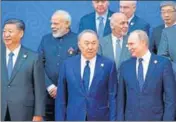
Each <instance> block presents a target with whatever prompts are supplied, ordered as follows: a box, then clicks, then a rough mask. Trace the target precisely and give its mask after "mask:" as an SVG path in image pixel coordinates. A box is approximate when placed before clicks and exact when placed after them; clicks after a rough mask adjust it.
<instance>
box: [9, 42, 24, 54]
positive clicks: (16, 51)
mask: <svg viewBox="0 0 176 122" xmlns="http://www.w3.org/2000/svg"><path fill="white" fill-rule="evenodd" d="M20 48H21V44H20V45H19V46H18V47H17V48H15V49H14V50H13V51H10V50H9V49H8V48H6V54H7V55H9V53H11V52H13V53H14V55H17V54H18V53H19V51H20Z"/></svg>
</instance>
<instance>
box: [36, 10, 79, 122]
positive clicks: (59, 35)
mask: <svg viewBox="0 0 176 122" xmlns="http://www.w3.org/2000/svg"><path fill="white" fill-rule="evenodd" d="M70 26H71V16H70V14H69V13H68V12H66V11H64V10H57V11H56V12H55V13H54V14H53V16H52V18H51V29H52V33H49V34H47V35H45V36H43V38H42V41H41V44H40V46H39V52H40V54H41V55H42V57H43V63H44V68H45V84H46V88H47V91H48V97H47V98H48V99H47V104H46V117H45V120H47V121H48V120H49V121H54V105H55V103H54V102H55V98H56V93H57V81H58V76H59V74H60V73H59V72H58V70H59V68H60V65H61V64H62V62H63V60H65V59H66V58H67V57H70V56H73V55H75V54H76V53H77V51H78V48H77V35H76V34H74V33H73V32H71V30H70Z"/></svg>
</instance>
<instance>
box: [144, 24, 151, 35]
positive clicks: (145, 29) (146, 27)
mask: <svg viewBox="0 0 176 122" xmlns="http://www.w3.org/2000/svg"><path fill="white" fill-rule="evenodd" d="M143 30H144V31H145V32H146V33H147V35H148V36H149V35H150V25H149V24H148V23H147V24H146V26H145V27H144V28H143Z"/></svg>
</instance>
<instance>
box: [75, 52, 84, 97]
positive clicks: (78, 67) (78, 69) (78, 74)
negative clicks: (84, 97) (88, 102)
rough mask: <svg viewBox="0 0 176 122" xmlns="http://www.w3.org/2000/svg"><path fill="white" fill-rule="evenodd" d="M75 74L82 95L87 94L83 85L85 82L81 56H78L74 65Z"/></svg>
mask: <svg viewBox="0 0 176 122" xmlns="http://www.w3.org/2000/svg"><path fill="white" fill-rule="evenodd" d="M73 66H74V67H73V72H74V75H75V78H76V81H78V86H79V87H80V89H81V91H82V93H84V94H85V93H86V92H85V89H84V85H83V80H82V78H81V56H80V55H78V56H77V59H76V61H75V64H74V65H73Z"/></svg>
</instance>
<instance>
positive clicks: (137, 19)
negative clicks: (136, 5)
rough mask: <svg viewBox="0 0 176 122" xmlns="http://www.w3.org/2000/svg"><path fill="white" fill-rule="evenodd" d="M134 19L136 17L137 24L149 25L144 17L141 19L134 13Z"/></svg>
mask: <svg viewBox="0 0 176 122" xmlns="http://www.w3.org/2000/svg"><path fill="white" fill-rule="evenodd" d="M135 19H136V23H137V24H139V25H141V26H142V25H143V26H150V25H149V23H148V22H146V21H145V20H144V19H142V18H141V17H138V16H136V15H135Z"/></svg>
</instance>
